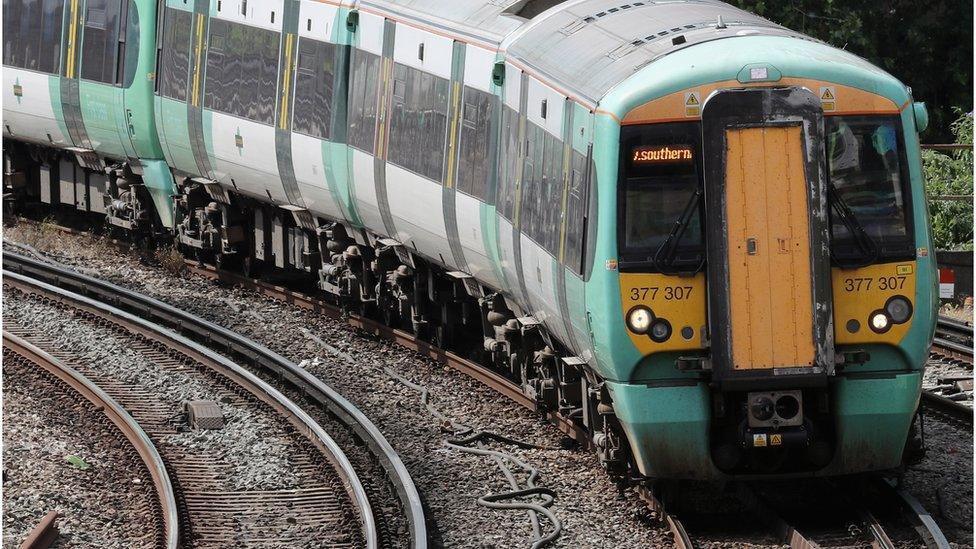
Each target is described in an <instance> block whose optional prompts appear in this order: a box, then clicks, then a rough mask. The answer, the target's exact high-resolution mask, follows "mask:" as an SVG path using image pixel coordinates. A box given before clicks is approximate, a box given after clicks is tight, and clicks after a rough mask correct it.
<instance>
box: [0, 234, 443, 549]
mask: <svg viewBox="0 0 976 549" xmlns="http://www.w3.org/2000/svg"><path fill="white" fill-rule="evenodd" d="M3 261H4V267H5V269H8V268H9V269H11V270H15V271H17V272H19V273H22V274H29V275H30V276H33V277H36V278H39V279H43V280H46V281H49V282H52V283H54V284H57V285H58V286H61V287H68V288H72V289H74V290H77V291H80V292H84V293H87V294H90V295H94V296H97V297H98V298H99V299H102V300H104V301H106V302H111V303H114V304H116V305H118V306H119V307H121V308H126V309H128V310H131V311H134V312H136V313H138V314H140V315H142V316H144V317H146V319H147V320H143V319H141V318H139V317H136V316H134V315H131V314H129V313H126V312H124V311H121V310H118V309H114V308H111V307H108V306H106V305H104V304H99V303H98V302H96V301H94V300H91V299H87V298H84V297H81V296H74V297H75V298H77V300H80V301H84V302H85V306H87V307H91V308H99V307H101V308H102V309H106V308H107V309H111V310H112V313H111V314H112V315H113V316H114V317H115V318H116V319H119V318H124V321H125V322H126V323H127V324H129V325H130V327H133V326H138V327H139V331H140V332H141V333H143V334H144V335H148V334H149V333H150V332H154V331H155V332H159V327H158V326H157V325H156V324H153V323H158V324H166V325H169V326H173V327H175V328H178V329H179V330H181V331H183V332H188V333H192V334H193V335H195V336H197V337H199V338H202V339H205V340H206V341H208V342H209V343H210V344H211V345H213V344H217V346H220V347H223V348H225V349H227V350H228V351H231V352H233V353H235V354H237V355H239V356H243V357H246V358H248V359H249V360H250V361H251V362H252V363H255V364H258V365H259V366H261V367H262V368H264V369H266V370H269V371H270V372H272V373H273V374H274V375H275V376H277V377H280V378H284V379H286V380H287V381H288V382H289V383H291V384H292V385H293V386H295V387H296V388H299V389H301V391H302V392H303V393H304V394H305V395H306V396H308V397H310V398H312V399H313V401H315V402H316V403H318V404H320V405H323V406H325V407H327V408H328V409H329V411H330V412H331V413H332V414H334V415H335V416H336V417H338V418H339V419H340V420H342V421H343V422H344V423H345V425H346V426H347V428H348V429H350V430H352V431H353V432H354V433H355V435H356V436H357V437H358V438H359V439H360V440H361V441H363V442H364V443H365V444H366V445H367V446H368V447H369V449H370V451H372V452H373V454H374V455H375V459H376V460H377V461H378V462H379V463H380V464H381V465H382V466H383V469H384V470H385V471H386V474H387V476H388V478H387V479H386V481H387V482H389V483H390V484H392V485H393V487H394V489H395V491H396V494H397V495H398V496H399V498H400V508H401V509H402V512H403V514H404V515H405V516H406V518H407V523H408V525H409V538H410V539H409V542H410V544H411V546H413V547H426V526H425V521H424V514H423V509H422V507H421V504H420V498H419V495H418V494H417V492H416V488H415V487H414V485H413V482H412V480H411V479H410V477H409V474H408V473H407V472H406V468H405V467H404V465H403V463H402V462H401V461H400V459H399V457H398V456H397V455H396V453H395V452H394V451H393V449H392V447H390V445H389V443H388V442H387V441H386V440H385V438H383V437H382V435H381V434H380V433H379V431H378V430H377V429H376V427H375V426H374V425H373V424H372V423H371V422H369V420H368V419H367V418H365V416H363V415H362V413H361V412H360V411H359V410H358V409H356V408H355V407H354V406H352V405H351V404H350V403H349V402H348V401H346V400H345V399H344V398H342V397H341V396H340V395H338V394H337V393H335V392H334V391H332V390H331V389H330V388H329V387H328V386H327V385H325V384H323V383H322V382H321V381H320V380H318V379H316V378H314V377H312V376H311V375H309V374H308V373H306V372H305V371H304V370H302V369H301V368H299V367H298V366H296V365H294V364H293V363H291V362H290V361H288V360H286V359H284V358H283V357H281V356H279V355H277V354H275V353H273V352H271V351H270V350H268V349H266V348H264V347H262V346H260V345H258V344H256V343H254V342H252V341H250V340H248V339H246V338H243V337H242V336H240V335H238V334H235V333H233V332H230V331H228V330H226V329H223V328H221V327H219V326H216V325H213V324H211V323H209V322H206V321H203V320H202V319H199V318H197V317H195V316H193V315H190V314H188V313H186V312H184V311H180V310H178V309H175V308H173V307H171V306H169V305H166V304H164V303H161V302H158V301H156V300H153V299H151V298H148V297H146V296H142V295H140V294H138V293H136V292H132V291H129V290H126V289H123V288H119V287H117V286H114V285H112V284H108V283H105V282H103V281H99V280H97V279H93V278H91V277H87V276H85V275H81V274H79V273H76V272H73V271H71V270H68V269H65V268H63V267H61V266H57V265H52V264H49V263H43V262H38V261H35V260H32V259H30V258H25V257H22V256H17V255H16V254H10V253H7V254H4V257H3ZM4 274H5V276H6V277H7V278H6V280H5V283H8V284H10V283H12V284H19V285H22V286H23V285H30V286H33V287H34V288H35V289H36V288H38V287H39V286H40V287H43V291H44V292H46V293H48V294H49V295H60V296H61V297H60V298H59V299H69V298H68V297H67V296H66V295H65V294H66V292H65V291H64V290H60V289H58V288H54V287H53V286H50V285H48V284H45V283H38V282H36V281H34V282H31V281H30V279H28V278H27V277H24V276H20V275H17V274H13V273H9V272H5V273H4ZM35 291H36V290H35ZM167 332H168V331H167ZM170 336H172V337H174V338H177V339H179V340H181V341H180V344H181V345H182V346H183V347H182V348H183V352H185V353H186V354H188V355H192V356H193V357H194V359H195V360H200V361H204V360H208V361H210V362H212V363H220V364H222V366H223V367H224V369H225V373H226V372H229V371H231V370H233V369H234V368H236V370H234V371H233V372H232V374H233V375H234V376H235V377H236V378H238V379H235V381H238V380H239V379H247V381H248V382H249V383H250V384H251V385H252V386H254V387H259V388H260V391H259V392H260V393H262V394H264V395H274V399H275V400H276V401H277V402H278V404H276V405H275V404H272V407H274V408H276V409H279V410H281V409H282V408H284V409H285V410H287V411H288V412H289V413H290V414H291V417H292V418H293V420H296V421H298V422H299V423H300V424H301V425H302V427H303V428H304V429H305V431H306V432H307V433H313V434H314V435H315V437H316V438H317V442H318V444H317V445H319V447H320V448H325V449H326V451H327V452H326V453H327V455H328V456H330V461H332V462H333V464H334V465H336V466H337V467H338V469H340V470H341V471H342V476H343V477H344V482H343V484H344V486H345V487H346V489H347V491H348V492H349V497H350V499H351V500H353V501H355V502H356V505H357V509H358V514H359V517H360V522H361V524H362V531H363V538H364V541H365V545H366V546H367V547H377V546H378V545H379V544H380V543H381V541H382V542H384V543H385V542H386V541H387V540H380V539H379V538H380V535H379V534H378V533H377V522H378V520H377V517H376V516H374V514H373V511H372V509H371V508H370V504H369V498H368V496H367V494H366V491H365V490H364V488H363V486H362V483H361V482H360V480H359V479H358V477H357V476H356V472H355V470H353V468H352V466H351V465H350V464H349V462H348V460H347V459H346V458H345V456H344V454H343V453H342V449H340V448H339V447H338V445H336V444H335V443H334V441H332V439H331V438H330V437H329V435H328V434H327V433H325V431H323V430H322V428H321V427H319V426H318V424H317V423H316V422H315V421H314V420H313V419H312V418H311V417H309V416H308V415H307V414H306V413H305V412H304V411H302V410H301V409H299V408H297V406H295V405H294V404H293V403H291V401H290V400H288V399H287V398H285V397H284V395H282V394H280V393H279V392H278V391H277V390H276V389H274V388H273V387H271V386H270V385H268V384H267V383H265V382H264V381H262V380H261V379H260V378H258V377H257V376H255V375H254V374H251V373H250V372H249V371H247V370H245V369H243V368H241V367H240V366H237V365H236V364H233V363H232V362H230V361H229V360H227V359H226V358H224V357H222V356H221V355H217V354H216V353H214V352H213V351H211V350H209V349H207V348H204V347H201V346H200V345H198V344H196V343H194V342H192V341H190V340H189V339H186V338H185V337H182V336H179V335H177V334H172V333H170ZM262 400H265V402H266V403H267V402H268V401H267V400H266V399H262ZM290 408H291V409H290ZM292 423H293V424H295V421H292ZM382 520H385V518H384V517H379V521H382Z"/></svg>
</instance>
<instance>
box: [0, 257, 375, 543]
mask: <svg viewBox="0 0 976 549" xmlns="http://www.w3.org/2000/svg"><path fill="white" fill-rule="evenodd" d="M10 255H12V254H4V258H3V261H4V271H3V276H4V284H10V285H12V286H15V287H20V288H22V289H24V290H26V291H29V292H34V293H39V294H42V295H46V296H48V297H52V298H54V299H56V300H58V301H61V302H67V303H68V304H70V306H71V307H74V308H79V309H81V310H85V311H88V312H90V313H92V314H95V315H97V316H101V317H106V318H110V319H111V320H113V321H115V322H117V323H119V324H120V325H122V326H124V327H126V328H127V329H130V330H132V331H134V332H135V333H138V334H140V335H143V336H145V337H147V338H149V339H153V340H156V341H160V342H162V343H163V344H165V345H166V346H167V347H170V348H173V349H176V350H177V351H178V352H180V353H182V354H184V355H186V356H188V357H190V358H191V359H193V360H195V361H197V362H199V363H201V364H204V365H205V366H207V367H209V368H211V369H213V370H215V371H217V372H218V373H219V374H221V375H222V376H224V377H226V378H229V379H231V380H232V381H233V382H234V383H236V384H237V385H240V386H242V387H244V388H245V389H247V390H248V391H249V392H250V393H251V394H253V395H254V396H256V397H257V398H259V399H260V400H262V401H263V402H265V403H267V404H269V405H270V406H271V407H272V408H274V409H275V410H277V411H279V412H283V413H284V414H285V416H286V418H287V419H288V420H289V422H290V423H292V424H293V425H295V427H296V428H298V429H299V431H300V432H302V433H303V434H304V435H305V436H307V437H309V438H310V439H311V440H312V442H314V443H316V446H318V447H319V448H320V449H321V450H323V453H324V454H325V456H326V457H327V458H328V459H329V461H330V462H331V463H332V465H333V467H334V468H335V470H336V472H337V473H338V474H339V476H340V477H341V479H342V483H343V487H344V489H345V490H346V492H347V494H348V495H349V498H350V500H351V501H352V502H353V505H354V506H355V507H356V511H357V513H358V514H359V519H360V522H361V528H362V531H363V536H364V540H365V543H366V547H367V548H368V549H376V548H378V547H379V536H378V529H377V526H376V515H375V514H374V512H373V509H372V506H371V504H370V502H369V498H368V497H367V494H366V489H365V488H364V486H363V484H362V482H361V480H360V479H359V476H358V473H357V472H356V470H355V468H354V467H353V466H352V463H351V462H350V461H349V459H348V458H347V457H346V455H345V452H343V450H342V448H341V447H340V446H339V445H338V443H336V442H335V440H333V439H332V437H331V436H330V435H329V434H328V433H327V432H325V430H324V429H323V428H322V427H321V426H320V425H319V423H318V422H317V421H316V420H315V419H313V418H312V417H311V416H309V415H308V413H307V412H305V411H304V410H303V409H302V408H301V407H299V406H298V405H297V404H295V403H294V402H293V401H292V400H291V399H289V398H288V397H287V396H285V395H284V394H282V393H281V392H280V391H278V390H277V389H275V388H274V387H272V386H271V385H269V384H268V383H267V382H265V381H264V380H262V379H261V378H259V377H257V376H256V375H255V374H253V373H251V372H250V371H249V370H247V369H245V368H243V367H241V366H240V365H238V364H235V363H234V362H232V361H231V360H229V359H228V358H226V357H224V356H222V355H220V354H218V353H216V352H215V351H213V350H211V349H209V348H207V347H204V346H203V345H200V344H199V343H196V342H195V341H192V340H190V339H188V338H187V337H185V336H182V335H180V334H179V333H177V332H174V331H170V330H167V329H164V328H161V327H160V326H159V325H157V324H155V323H153V322H152V321H150V320H147V319H143V318H141V317H140V316H136V315H134V314H131V313H128V312H125V311H123V310H120V309H117V308H115V307H113V306H111V305H108V304H107V303H103V302H101V301H98V300H95V299H91V298H88V297H85V296H82V295H78V294H74V293H72V292H70V291H68V290H66V289H63V288H60V287H55V286H52V285H50V284H48V283H46V282H43V281H41V280H38V279H36V278H32V277H30V276H27V275H24V274H20V273H15V272H11V271H8V270H7V269H6V266H7V264H6V262H7V260H8V258H9V256H10ZM41 265H43V266H44V269H45V270H46V272H47V273H48V275H50V276H53V277H54V278H55V279H57V282H58V283H59V284H62V285H71V284H70V282H72V281H73V282H76V283H77V282H78V281H77V280H74V279H73V277H70V276H68V277H63V276H62V275H65V274H69V275H70V274H71V273H70V271H67V270H66V269H64V268H62V267H60V266H56V265H49V264H41ZM80 276H85V275H80ZM85 278H90V277H85ZM66 282H67V283H68V284H65V283H66ZM106 284H107V283H106ZM82 289H83V290H88V291H91V292H92V293H95V294H96V295H99V297H102V298H105V299H106V300H111V299H113V298H114V299H118V300H120V301H124V300H126V298H133V297H137V296H139V294H136V293H135V292H131V291H130V290H126V289H124V288H119V287H114V286H113V285H108V287H106V286H100V287H99V288H98V290H99V291H93V290H95V288H93V287H91V286H83V288H82ZM142 297H144V296H142ZM142 306H143V307H146V309H147V311H152V310H153V309H154V308H155V304H153V303H146V302H144V303H142ZM174 310H175V309H174ZM149 316H151V315H149Z"/></svg>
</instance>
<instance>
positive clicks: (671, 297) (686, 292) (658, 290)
mask: <svg viewBox="0 0 976 549" xmlns="http://www.w3.org/2000/svg"><path fill="white" fill-rule="evenodd" d="M692 289H693V287H692V286H663V287H661V286H642V287H638V288H631V289H630V300H631V301H644V300H646V299H650V300H651V301H654V300H655V299H658V298H659V297H660V298H663V299H664V300H666V301H677V300H681V299H689V298H691V291H692Z"/></svg>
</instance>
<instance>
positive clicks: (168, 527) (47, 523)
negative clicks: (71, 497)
mask: <svg viewBox="0 0 976 549" xmlns="http://www.w3.org/2000/svg"><path fill="white" fill-rule="evenodd" d="M3 348H4V353H3V354H4V360H5V361H10V362H21V363H22V364H23V365H25V366H29V367H31V368H34V369H36V370H39V371H44V372H46V373H47V374H48V375H47V376H44V378H43V379H45V381H48V382H49V383H50V384H51V385H54V384H60V385H63V386H65V387H67V388H69V390H70V391H72V392H74V393H75V394H76V395H77V396H78V397H80V398H81V399H84V400H86V401H88V402H89V403H90V404H91V405H92V407H93V408H94V409H95V410H97V411H100V412H101V413H102V414H104V416H105V418H106V419H107V420H108V421H110V422H111V423H112V424H113V425H114V426H115V428H116V429H118V431H119V433H120V434H121V435H122V436H123V437H124V438H125V439H126V440H127V441H128V443H129V444H130V445H131V447H132V449H133V450H134V452H135V453H136V454H137V455H138V456H139V458H140V460H141V462H142V465H143V466H144V467H145V473H147V474H148V476H149V478H150V480H151V482H152V485H153V489H154V493H155V495H156V501H155V502H154V503H155V504H154V506H153V508H152V512H151V514H150V515H149V516H148V517H146V519H147V520H149V521H151V522H152V523H153V526H154V528H153V530H155V536H154V539H153V543H152V546H154V547H159V548H165V549H176V548H177V547H178V546H179V542H180V519H179V514H178V512H177V504H176V494H175V492H174V489H173V485H172V482H171V481H170V477H169V473H168V471H167V470H166V464H165V463H164V462H163V458H162V456H160V454H159V451H158V450H157V449H156V446H155V444H154V443H153V441H152V439H151V438H150V437H149V435H148V434H147V433H146V432H145V431H144V430H143V429H142V427H141V426H140V425H139V423H137V422H136V421H135V419H133V418H132V416H131V415H129V413H128V412H127V411H126V410H125V409H124V408H123V407H122V406H121V405H120V404H119V403H118V402H117V401H116V400H115V399H113V398H112V397H111V396H109V394H108V393H107V392H105V391H104V390H103V389H102V388H101V387H99V386H98V385H96V384H95V383H94V382H92V381H91V380H90V379H88V378H87V377H85V376H84V375H82V374H81V373H80V372H78V371H77V370H75V369H74V368H71V367H70V366H68V365H67V364H65V363H64V362H62V361H60V360H58V359H57V358H55V357H54V356H52V355H50V354H49V353H47V352H46V351H44V350H43V349H41V348H39V347H37V346H36V345H34V344H32V343H31V342H30V341H28V340H26V339H23V338H21V337H19V336H17V335H15V334H13V333H10V332H8V331H7V330H4V331H3ZM10 362H8V363H6V364H5V371H7V370H6V368H7V365H9V364H10ZM140 473H141V471H133V472H132V474H133V475H136V476H138V477H142V476H143V475H142V474H140ZM54 518H55V516H52V514H50V513H49V514H48V515H47V516H46V517H45V519H44V520H42V521H41V523H40V524H39V525H38V526H37V527H36V528H35V529H34V530H33V531H32V532H31V533H30V535H29V536H28V538H27V539H26V540H25V541H24V545H25V546H28V547H40V546H42V545H43V546H45V547H46V545H44V544H45V543H50V542H53V540H54V538H55V537H56V529H55V521H54Z"/></svg>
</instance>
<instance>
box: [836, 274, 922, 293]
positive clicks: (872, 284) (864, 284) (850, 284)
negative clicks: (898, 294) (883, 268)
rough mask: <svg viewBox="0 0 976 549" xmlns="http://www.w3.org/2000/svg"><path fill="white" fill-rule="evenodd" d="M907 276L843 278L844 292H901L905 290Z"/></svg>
mask: <svg viewBox="0 0 976 549" xmlns="http://www.w3.org/2000/svg"><path fill="white" fill-rule="evenodd" d="M907 278H908V277H907V276H879V277H877V278H870V277H864V278H860V277H858V278H845V279H844V291H846V292H866V291H868V290H870V289H871V288H874V289H876V290H902V289H904V288H905V280H906V279H907Z"/></svg>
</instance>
